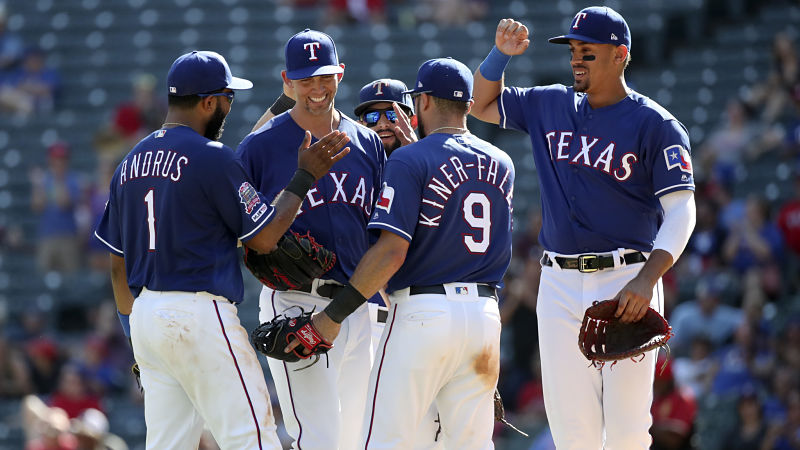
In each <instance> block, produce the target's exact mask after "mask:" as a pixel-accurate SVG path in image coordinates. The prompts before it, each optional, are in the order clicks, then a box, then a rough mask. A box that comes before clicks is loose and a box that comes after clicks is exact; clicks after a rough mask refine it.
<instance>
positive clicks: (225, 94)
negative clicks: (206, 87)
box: [197, 92, 234, 103]
mask: <svg viewBox="0 0 800 450" xmlns="http://www.w3.org/2000/svg"><path fill="white" fill-rule="evenodd" d="M197 96H198V97H227V98H228V101H229V102H231V103H233V97H234V93H233V92H217V93H214V94H197Z"/></svg>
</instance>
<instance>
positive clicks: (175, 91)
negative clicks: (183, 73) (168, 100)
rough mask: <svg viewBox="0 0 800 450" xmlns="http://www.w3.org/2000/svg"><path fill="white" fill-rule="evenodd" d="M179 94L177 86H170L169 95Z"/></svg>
mask: <svg viewBox="0 0 800 450" xmlns="http://www.w3.org/2000/svg"><path fill="white" fill-rule="evenodd" d="M177 92H178V89H176V88H175V86H170V87H169V93H170V94H175V93H177Z"/></svg>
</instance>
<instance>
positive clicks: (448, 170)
mask: <svg viewBox="0 0 800 450" xmlns="http://www.w3.org/2000/svg"><path fill="white" fill-rule="evenodd" d="M474 157H475V159H473V160H462V158H459V157H458V156H451V157H450V158H448V159H447V160H444V161H442V162H441V164H440V165H439V166H438V169H439V172H440V173H441V175H440V174H436V175H434V176H432V177H431V178H430V180H428V182H427V183H426V186H425V189H424V190H423V197H422V203H424V204H426V205H430V206H432V207H433V210H434V211H444V209H445V204H446V203H447V201H448V200H450V197H451V196H452V195H453V193H454V192H455V190H456V189H457V188H458V187H459V186H461V185H462V184H463V183H464V182H466V181H469V180H477V181H482V182H484V183H488V184H490V185H492V186H494V187H496V188H497V189H499V190H500V192H502V193H503V195H504V196H505V199H506V202H508V204H509V206H510V205H511V198H512V196H513V186H511V183H509V182H508V181H509V175H510V174H511V169H509V168H507V169H505V171H504V173H503V174H502V175H501V174H499V173H498V171H499V167H500V164H499V163H498V162H497V161H496V160H494V159H492V158H490V157H487V156H486V155H481V154H475V155H474ZM387 188H388V186H387ZM384 190H386V188H384ZM383 198H384V194H381V200H382V199H383ZM379 201H380V200H379ZM441 218H442V215H441V214H437V215H434V214H430V215H429V214H426V213H425V212H423V211H421V212H420V214H419V222H418V223H419V224H420V225H423V226H426V227H438V226H439V224H440V220H441Z"/></svg>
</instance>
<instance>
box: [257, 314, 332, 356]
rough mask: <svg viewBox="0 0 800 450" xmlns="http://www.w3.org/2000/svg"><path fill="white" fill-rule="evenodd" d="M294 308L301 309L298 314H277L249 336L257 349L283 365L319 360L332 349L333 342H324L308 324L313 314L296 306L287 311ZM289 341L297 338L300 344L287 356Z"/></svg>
mask: <svg viewBox="0 0 800 450" xmlns="http://www.w3.org/2000/svg"><path fill="white" fill-rule="evenodd" d="M294 308H297V309H299V310H300V314H299V315H297V316H294V317H289V316H287V315H286V314H280V315H278V316H276V317H275V318H274V319H272V320H270V321H269V322H264V323H262V324H261V325H259V326H258V327H257V328H256V329H255V330H253V332H252V333H251V334H250V339H252V341H253V345H254V346H255V347H256V350H258V351H259V352H261V353H263V354H265V355H267V356H269V357H270V358H275V359H280V360H282V361H286V362H297V361H300V360H301V359H307V358H310V357H311V356H316V358H317V359H319V355H322V354H325V353H327V352H328V350H330V349H331V348H333V343H331V342H328V341H326V340H325V339H324V338H323V337H322V336H321V335H320V334H319V332H318V331H317V330H316V328H314V325H313V324H312V323H311V314H312V313H313V311H309V312H306V311H305V310H303V308H301V307H299V306H295V307H292V308H290V309H294ZM291 338H295V339H297V340H298V341H300V344H302V345H299V346H297V347H295V348H294V350H292V352H291V353H286V352H284V351H283V349H284V348H286V345H287V344H288V343H289V341H291ZM304 348H306V349H308V350H309V351H310V353H309V354H308V355H304V354H303V349H304ZM314 362H316V360H315V361H314Z"/></svg>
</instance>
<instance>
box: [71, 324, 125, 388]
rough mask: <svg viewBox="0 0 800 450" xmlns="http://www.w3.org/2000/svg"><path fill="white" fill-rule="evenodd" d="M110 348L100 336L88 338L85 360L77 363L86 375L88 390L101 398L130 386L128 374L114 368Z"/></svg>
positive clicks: (84, 354) (84, 347) (85, 343)
mask: <svg viewBox="0 0 800 450" xmlns="http://www.w3.org/2000/svg"><path fill="white" fill-rule="evenodd" d="M108 347H109V346H108V344H107V342H106V341H105V339H103V338H101V337H100V336H88V337H87V338H86V340H85V341H84V344H83V358H82V359H81V360H80V361H79V362H77V363H76V364H77V365H78V366H79V368H80V372H81V373H82V374H83V375H84V380H85V381H86V387H87V390H88V391H89V392H90V393H93V394H95V395H97V396H99V397H102V396H103V395H105V394H107V393H110V392H115V391H116V392H119V391H122V390H123V389H124V388H125V387H127V385H128V379H127V378H126V375H128V374H127V373H125V374H123V373H121V372H120V370H119V369H118V368H117V367H115V366H114V364H113V361H112V360H111V358H110V355H109V352H108Z"/></svg>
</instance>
